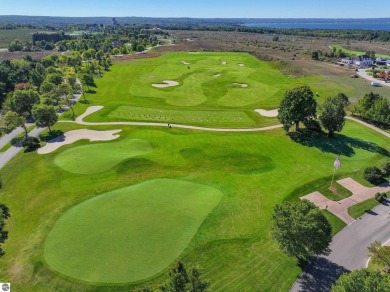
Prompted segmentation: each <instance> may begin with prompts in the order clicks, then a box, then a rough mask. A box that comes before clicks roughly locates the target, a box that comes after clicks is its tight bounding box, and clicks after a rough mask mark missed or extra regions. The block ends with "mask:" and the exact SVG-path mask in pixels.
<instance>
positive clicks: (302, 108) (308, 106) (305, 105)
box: [278, 86, 317, 131]
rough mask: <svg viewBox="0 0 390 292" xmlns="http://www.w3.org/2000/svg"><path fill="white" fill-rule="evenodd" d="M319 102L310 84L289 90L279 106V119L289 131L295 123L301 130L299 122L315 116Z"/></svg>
mask: <svg viewBox="0 0 390 292" xmlns="http://www.w3.org/2000/svg"><path fill="white" fill-rule="evenodd" d="M316 110H317V102H316V101H315V99H314V97H313V92H312V91H311V89H310V87H308V86H301V87H297V88H294V89H292V90H289V91H287V92H286V94H285V95H284V98H283V99H282V101H281V103H280V107H279V115H278V119H279V121H280V122H281V123H282V124H283V127H284V129H285V130H286V131H288V130H289V129H290V128H291V126H292V125H293V124H295V127H296V130H297V131H298V130H299V123H301V122H303V121H305V120H307V119H312V118H315V116H316Z"/></svg>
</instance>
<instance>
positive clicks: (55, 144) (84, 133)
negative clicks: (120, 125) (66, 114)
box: [38, 129, 122, 154]
mask: <svg viewBox="0 0 390 292" xmlns="http://www.w3.org/2000/svg"><path fill="white" fill-rule="evenodd" d="M120 131H122V130H112V131H94V130H88V129H82V130H74V131H69V132H66V133H65V134H63V135H61V136H58V137H57V138H54V139H52V140H50V141H49V142H47V144H46V145H45V146H43V147H42V148H39V149H38V154H48V153H51V152H53V151H55V150H57V149H58V148H60V147H61V146H64V145H69V144H72V143H74V142H77V141H79V140H84V139H88V140H89V141H90V142H93V141H110V140H114V139H116V138H119V135H117V133H119V132H120Z"/></svg>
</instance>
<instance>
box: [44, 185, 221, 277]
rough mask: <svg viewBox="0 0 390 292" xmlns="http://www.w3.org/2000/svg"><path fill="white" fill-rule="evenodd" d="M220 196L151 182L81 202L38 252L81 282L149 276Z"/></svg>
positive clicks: (177, 250) (195, 188) (171, 257)
mask: <svg viewBox="0 0 390 292" xmlns="http://www.w3.org/2000/svg"><path fill="white" fill-rule="evenodd" d="M221 198H222V193H221V192H220V191H219V190H217V189H215V188H213V187H210V186H206V185H201V184H196V183H191V182H186V181H181V180H174V179H155V180H150V181H147V182H144V183H140V184H137V185H133V186H129V187H126V188H122V189H118V190H115V191H111V192H108V193H105V194H103V195H100V196H97V197H95V198H92V199H90V200H87V201H85V202H83V203H81V204H78V205H76V206H75V207H73V208H71V209H70V210H69V211H67V212H66V213H65V214H64V215H63V216H62V217H61V218H60V219H59V220H58V221H57V223H56V224H55V225H54V227H53V229H52V230H51V231H50V233H49V235H48V237H47V239H46V243H45V248H44V258H45V261H46V263H47V264H48V265H49V266H50V267H51V268H52V269H53V270H55V271H57V272H59V273H61V274H64V275H66V276H68V277H71V278H75V279H78V280H82V281H88V282H96V283H97V282H98V283H126V282H133V281H138V280H142V279H145V278H148V277H151V276H153V275H155V274H157V273H159V272H161V271H162V270H163V269H165V268H166V267H167V266H168V265H169V264H171V263H172V262H173V261H174V260H175V259H176V258H177V257H178V256H179V255H180V254H181V253H182V252H183V250H184V249H185V248H186V247H187V245H188V244H189V242H190V241H191V239H192V237H193V236H194V235H195V233H196V232H197V230H198V228H199V226H200V225H201V224H202V222H203V220H204V219H205V218H206V216H207V215H208V214H209V213H210V212H211V211H212V210H213V209H214V208H215V207H216V206H217V205H218V203H219V201H220V200H221Z"/></svg>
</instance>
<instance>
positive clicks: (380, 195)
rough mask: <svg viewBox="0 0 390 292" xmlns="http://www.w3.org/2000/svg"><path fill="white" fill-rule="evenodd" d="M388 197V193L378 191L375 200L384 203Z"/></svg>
mask: <svg viewBox="0 0 390 292" xmlns="http://www.w3.org/2000/svg"><path fill="white" fill-rule="evenodd" d="M386 199H387V195H386V193H376V194H375V200H376V201H378V202H379V203H382V202H383V201H384V200H386Z"/></svg>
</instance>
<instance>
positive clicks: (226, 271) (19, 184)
mask: <svg viewBox="0 0 390 292" xmlns="http://www.w3.org/2000/svg"><path fill="white" fill-rule="evenodd" d="M107 100H109V99H107ZM80 128H81V126H80V125H76V124H69V123H59V124H57V125H56V126H55V129H62V130H63V131H65V132H66V131H69V130H75V129H80ZM117 128H118V127H117V126H115V128H113V127H109V126H95V127H91V129H94V130H113V129H117ZM134 139H137V140H144V141H148V143H150V145H152V147H153V151H152V152H148V153H145V154H143V155H142V156H137V157H130V158H126V157H122V158H121V159H122V160H121V161H119V162H117V163H115V164H112V165H110V168H106V169H105V171H102V172H97V173H96V172H95V173H89V174H81V175H80V174H76V173H72V172H69V171H66V170H64V169H63V168H61V167H59V166H58V165H57V164H56V162H55V161H56V158H57V157H59V156H61V155H63V154H64V153H66V152H67V151H71V150H73V149H78V148H79V147H88V146H94V147H96V148H97V149H98V148H101V149H102V150H104V149H111V152H116V151H119V152H120V151H121V150H120V146H119V145H123V143H127V142H126V141H131V140H134ZM340 149H341V150H342V156H341V159H342V161H343V166H342V171H343V173H344V174H345V175H348V176H351V177H353V178H355V179H356V180H358V181H360V182H362V178H361V177H362V172H363V170H364V168H365V167H366V166H368V165H373V164H382V163H383V162H384V161H385V160H387V159H388V156H389V154H388V151H390V146H389V143H388V139H387V138H385V137H383V136H382V135H380V134H379V133H376V132H374V131H372V130H370V129H368V128H365V127H363V126H361V125H359V124H357V123H354V122H351V121H348V122H347V125H346V128H345V131H343V134H342V135H337V137H336V139H334V140H327V139H324V140H321V141H317V143H316V144H315V145H306V146H304V145H301V144H298V143H295V142H292V141H291V140H290V139H289V138H288V137H287V136H286V135H285V133H284V132H283V131H282V130H281V129H277V130H272V131H268V132H263V133H235V134H227V133H205V132H195V131H189V130H181V129H174V128H173V129H164V128H163V129H158V130H156V129H148V128H137V127H123V131H122V132H120V138H118V139H117V140H114V141H108V142H93V143H89V142H87V141H78V142H76V143H74V144H72V145H66V146H63V147H61V148H59V149H58V150H56V151H55V152H53V153H50V154H46V155H39V154H37V153H28V154H19V155H18V156H16V157H15V158H14V159H13V160H12V161H11V162H10V163H9V164H7V165H6V166H5V168H4V170H3V175H2V177H3V183H4V187H3V189H2V190H1V192H0V199H1V201H2V202H4V203H6V204H7V205H8V206H9V207H10V210H11V214H12V217H11V218H10V219H9V223H8V224H7V227H8V229H9V239H8V240H7V241H6V243H5V245H4V249H5V251H6V256H4V257H3V258H2V259H1V261H2V265H1V266H0V275H1V277H0V279H1V280H6V279H7V280H8V281H11V282H12V283H13V285H14V289H17V290H22V291H25V290H28V291H51V290H58V289H59V288H58V287H61V289H62V290H63V291H70V290H76V291H92V290H94V291H96V290H101V291H103V290H104V291H128V290H129V288H136V287H144V286H145V285H148V286H150V287H156V286H157V285H159V284H161V283H162V282H163V281H164V279H165V278H166V274H167V271H168V270H169V269H170V268H171V267H172V266H173V265H174V262H175V260H176V258H177V257H178V258H180V259H181V260H183V261H184V262H185V263H186V264H195V265H197V264H199V266H200V267H201V268H202V271H203V272H204V275H205V277H206V278H209V279H210V280H211V281H212V288H213V289H214V290H216V291H245V290H249V291H286V290H288V289H289V287H290V286H291V284H292V283H293V282H294V281H295V278H296V277H297V275H298V274H299V272H300V269H299V268H298V267H297V266H296V260H295V259H293V258H288V257H287V256H285V255H284V254H283V253H282V252H280V251H279V249H278V247H277V244H276V243H275V242H274V241H273V240H272V239H271V236H270V230H269V222H270V217H271V214H272V212H273V207H274V206H275V204H277V203H280V202H282V201H283V200H286V199H290V200H291V199H298V198H299V197H300V196H302V195H305V194H307V193H308V190H307V189H302V188H301V186H302V185H310V182H312V181H316V180H321V179H323V178H324V177H328V176H330V175H331V172H332V165H333V162H334V159H335V157H336V155H337V154H338V153H339V151H340ZM103 153H104V151H103ZM381 153H382V154H381ZM86 155H88V154H86ZM90 159H91V160H92V159H97V158H96V157H95V156H93V155H91V156H90ZM90 164H93V163H92V162H90ZM167 178H168V179H174V180H179V181H185V182H188V183H194V184H197V185H198V184H200V185H206V186H207V187H206V188H208V187H210V188H212V189H216V190H219V191H220V192H222V194H223V195H222V198H221V200H220V202H219V204H218V200H219V199H218V200H217V199H216V198H215V197H214V195H213V196H212V197H210V198H209V197H204V196H203V197H202V198H203V199H202V200H200V203H202V202H204V200H206V201H208V200H212V202H213V203H212V204H211V205H214V204H217V207H216V208H214V209H213V207H208V208H205V212H206V211H207V212H206V213H202V215H199V216H198V215H196V216H195V217H194V220H195V221H196V222H193V223H191V224H194V225H191V226H192V227H191V228H189V230H190V231H191V234H190V235H189V234H187V235H183V236H186V237H185V238H186V239H185V240H184V241H182V243H183V242H185V244H184V243H183V244H182V245H180V248H179V247H178V248H177V249H175V251H172V253H169V254H168V253H167V255H166V257H165V256H164V259H163V258H161V261H160V263H159V264H156V265H152V266H153V268H151V266H150V265H148V264H147V262H148V261H149V260H150V258H149V257H147V258H145V259H144V263H143V266H142V269H141V267H140V270H139V273H141V274H142V275H141V274H140V275H138V276H137V275H136V274H133V273H131V275H127V274H126V273H127V272H124V271H129V270H126V269H130V268H131V266H130V264H129V261H131V259H129V258H126V259H125V258H124V259H123V262H121V263H120V264H118V265H112V266H111V268H112V269H113V271H112V273H115V275H118V277H122V278H120V279H119V278H117V279H116V280H112V278H111V279H107V281H120V282H122V281H125V279H124V277H125V276H124V274H126V277H127V276H129V278H128V279H130V281H132V280H135V279H137V278H138V279H140V278H143V277H149V276H151V277H150V278H149V279H148V280H146V281H145V282H141V283H138V282H135V283H128V284H127V285H126V286H113V287H109V286H105V287H104V288H101V289H99V288H98V287H96V286H91V282H95V281H97V279H98V276H96V275H99V273H102V272H101V271H100V272H99V273H95V272H93V271H89V272H90V274H88V273H89V272H88V271H84V272H82V273H81V272H80V273H79V274H77V275H75V274H69V273H70V272H69V273H68V272H67V271H66V270H62V271H61V270H57V269H56V267H51V266H52V265H55V263H54V262H55V261H57V260H58V262H59V263H64V261H65V260H66V259H65V258H64V257H63V254H61V250H64V252H65V250H66V246H68V245H70V244H71V243H70V242H69V240H70V238H68V239H66V234H72V232H75V231H72V230H73V229H72V228H71V226H73V224H77V218H78V217H77V216H70V214H72V212H75V214H76V215H77V214H79V215H80V214H81V215H82V216H88V215H87V213H85V212H84V211H85V210H86V209H84V207H83V206H86V207H85V208H87V207H88V208H93V207H94V205H93V204H94V202H95V200H99V198H105V196H107V197H106V198H107V200H108V201H110V202H109V204H113V207H112V208H107V209H105V210H106V212H107V213H108V214H105V215H104V216H108V217H107V218H112V220H114V219H115V218H116V217H115V213H118V212H110V211H112V210H117V209H115V208H117V207H115V206H119V205H120V203H118V204H119V205H115V204H116V203H115V202H114V200H109V198H110V196H111V195H112V194H114V195H115V194H117V195H118V196H120V194H121V193H123V192H122V191H121V190H122V189H123V188H129V190H132V188H133V187H136V188H137V187H139V186H142V185H143V184H146V185H148V184H153V182H154V181H155V180H156V179H157V180H158V179H167ZM324 181H326V185H327V184H328V181H327V180H324ZM324 184H325V182H324ZM170 188H171V187H169V188H164V187H162V186H158V187H157V188H155V189H157V190H158V193H157V194H154V195H153V199H152V201H153V202H154V203H156V204H160V203H161V201H160V199H162V198H158V195H159V194H163V193H166V190H167V189H170ZM298 188H300V191H299V192H296V190H297V189H298ZM187 190H191V192H192V191H193V192H196V190H197V188H195V187H191V188H186V192H181V193H183V194H185V193H187ZM110 192H111V193H110ZM126 193H128V192H126ZM148 193H149V192H146V191H142V192H140V194H143V195H145V196H147V195H148ZM100 194H102V196H98V197H97V195H100ZM109 194H111V195H109ZM140 194H138V195H137V196H139V195H140ZM211 194H213V192H210V196H211ZM194 195H196V194H194ZM134 196H136V195H134ZM130 197H131V196H130ZM130 197H129V198H127V196H123V200H124V201H126V202H131V200H132V199H131V198H130ZM217 197H218V196H217ZM111 198H112V197H111ZM121 198H122V197H121ZM213 198H214V199H215V200H216V201H214V199H213ZM89 199H92V201H91V200H89ZM127 200H130V201H127ZM124 201H122V202H124ZM159 202H160V203H159ZM80 204H81V205H80ZM107 204H108V203H107ZM122 205H123V206H125V205H126V204H125V203H123V204H122ZM211 205H209V206H211ZM74 206H75V207H74ZM126 206H127V205H126ZM165 206H166V205H165ZM95 207H96V208H97V210H103V209H101V207H97V206H95ZM173 207H174V206H172V208H173ZM128 208H130V209H131V210H133V208H134V206H132V204H131V203H130V205H129V206H128ZM130 209H129V210H130ZM201 209H203V207H202V208H201ZM170 210H172V209H170ZM196 210H198V209H194V212H197V211H196ZM209 211H211V212H210V213H209V214H208V215H207V213H208V212H209ZM79 212H81V213H79ZM99 212H100V211H99ZM99 212H98V213H97V214H100V213H99ZM169 212H170V213H172V214H165V215H167V216H168V215H169V216H175V215H177V216H179V214H178V213H177V214H174V212H176V211H169ZM169 212H168V213H169ZM324 212H325V211H324ZM146 213H148V212H145V216H146ZM83 214H84V215H83ZM81 215H80V216H81ZM117 215H118V216H119V215H120V213H118V214H117ZM165 215H164V216H165ZM126 216H129V217H125V218H127V219H126V220H130V221H131V224H130V222H129V223H127V224H126V225H127V226H133V227H134V226H137V225H136V223H135V222H136V221H133V219H132V218H135V217H132V216H136V214H135V213H130V214H126ZM145 216H144V217H142V218H143V219H144V220H149V219H151V218H150V217H149V219H147V217H145ZM328 217H330V220H331V222H332V224H334V227H335V230H338V229H339V228H341V227H342V226H343V224H342V223H340V222H339V220H337V218H334V216H331V214H328ZM102 218H105V217H102ZM121 218H122V220H124V219H123V217H121ZM156 218H161V217H156ZM116 219H118V218H116ZM58 220H59V221H58ZM110 220H111V219H110ZM112 220H111V221H109V222H108V223H109V224H111V226H112V230H113V232H116V230H119V229H120V228H122V227H121V226H123V225H122V223H121V220H114V221H115V222H118V223H115V222H114V221H112ZM160 221H161V220H160ZM184 221H185V220H184ZM124 222H128V221H124ZM145 222H147V221H145ZM170 222H171V221H170ZM95 223H96V224H98V221H96V220H95ZM103 223H104V222H103ZM103 223H102V224H103ZM160 223H161V222H160ZM187 223H189V222H187V221H185V222H183V224H187ZM63 224H65V225H63ZM117 224H118V225H117ZM178 224H179V223H178ZM180 224H181V223H180ZM66 226H68V227H67V228H68V229H67V232H62V231H61V230H64V229H62V228H65V227H66ZM96 226H99V225H96ZM104 226H105V227H104V228H106V229H102V230H109V229H107V228H108V227H107V225H104ZM162 226H164V225H161V227H162ZM169 226H170V225H169ZM180 226H181V225H178V226H177V227H178V228H179V229H180V228H181V227H180ZM186 226H187V225H186ZM53 228H54V229H53ZM58 228H59V229H58ZM134 228H135V227H134ZM150 228H152V227H150ZM175 228H176V227H175ZM89 229H91V228H89ZM179 229H177V234H178V235H179V234H181V231H178V230H179ZM51 230H53V231H52V232H53V233H52V235H48V234H49V232H50V231H51ZM91 230H92V229H91ZM131 230H133V231H134V232H136V230H137V229H136V228H135V229H131V228H128V229H126V232H124V235H123V236H131V234H134V233H131V232H133V231H131ZM186 230H187V228H186ZM194 230H196V231H194ZM68 232H70V233H68ZM107 232H108V231H107ZM127 232H130V233H127ZM159 232H163V230H160V231H159ZM103 233H104V234H103V235H106V233H105V232H103ZM88 234H92V233H89V231H88V232H87V231H86V232H84V233H83V234H78V235H77V236H79V238H80V240H81V239H82V240H87V241H88V240H89V239H88V238H87V237H88V236H85V235H88ZM155 234H156V236H157V235H158V234H159V233H155ZM161 234H163V233H161ZM161 234H160V235H158V237H157V238H156V240H157V241H158V240H161V239H162V238H163V237H162V236H163V235H161ZM164 234H166V236H169V233H164ZM54 235H55V236H54ZM103 235H99V236H98V237H97V238H96V240H93V241H94V242H95V244H91V241H88V244H89V245H90V246H92V248H93V247H94V246H96V251H98V250H99V244H98V241H99V240H100V239H102V237H101V236H103ZM62 236H63V237H64V238H63V240H62V239H61V238H62ZM74 236H76V235H74ZM74 236H73V235H71V238H74ZM65 239H66V240H65ZM51 240H54V241H51ZM91 240H92V239H91ZM104 240H106V239H104ZM50 242H56V244H55V245H51V243H50ZM188 242H189V243H188ZM45 243H46V247H47V248H48V249H47V250H46V251H45V248H44V247H45ZM61 243H62V244H63V247H62V248H61V246H60V245H61ZM187 243H188V244H187ZM72 244H73V243H72ZM74 244H76V243H74ZM118 244H119V243H118ZM150 244H152V242H150ZM54 246H56V248H54ZM73 246H74V245H73ZM92 248H91V249H89V250H90V252H93V250H92ZM50 250H51V251H50ZM72 250H73V251H74V252H75V255H76V254H77V249H72ZM154 250H155V251H156V252H157V253H159V254H163V252H162V250H160V248H159V247H158V246H155V247H154ZM20 251H23V252H20ZM68 252H71V251H69V250H68ZM128 252H129V253H128V254H129V255H131V251H128ZM64 254H65V253H64ZM68 254H69V253H68ZM102 256H103V255H102V253H101V252H100V253H98V256H97V257H102ZM78 258H79V257H78ZM153 258H155V257H153ZM45 259H46V262H45ZM53 263H54V264H53ZM68 263H69V262H68ZM82 263H85V260H84V261H83V260H80V263H79V265H77V268H78V269H83V268H85V267H86V266H83V265H82ZM126 263H127V264H126ZM60 266H61V267H64V269H70V270H73V268H69V267H70V265H65V264H60ZM52 269H53V270H54V271H56V272H53V271H52ZM76 271H77V269H76ZM58 272H59V273H63V274H65V275H67V276H61V274H58ZM94 273H95V274H94ZM110 273H111V272H110ZM94 275H95V276H94ZM109 275H110V274H108V276H109ZM71 278H73V279H71ZM74 278H77V279H79V280H80V281H77V280H75V279H74ZM81 280H84V281H81ZM86 281H88V282H86ZM103 281H104V280H103Z"/></svg>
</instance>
